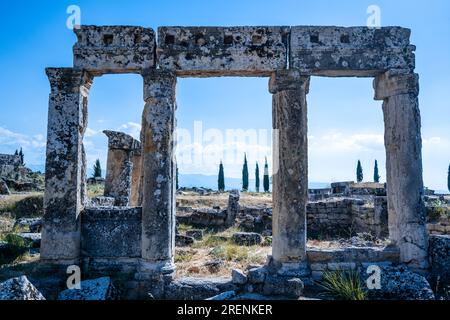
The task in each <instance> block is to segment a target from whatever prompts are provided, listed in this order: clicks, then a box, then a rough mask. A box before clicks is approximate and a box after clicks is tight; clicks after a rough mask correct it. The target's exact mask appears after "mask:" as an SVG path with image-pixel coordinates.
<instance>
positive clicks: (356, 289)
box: [320, 270, 367, 300]
mask: <svg viewBox="0 0 450 320" xmlns="http://www.w3.org/2000/svg"><path fill="white" fill-rule="evenodd" d="M322 277H323V280H322V282H321V283H320V286H321V287H322V288H323V289H324V290H325V291H326V293H328V294H330V295H331V296H333V297H334V298H336V299H338V300H366V299H367V292H366V291H365V289H364V288H363V284H362V283H361V279H360V276H359V273H358V272H357V271H342V270H337V271H325V272H324V273H323V276H322Z"/></svg>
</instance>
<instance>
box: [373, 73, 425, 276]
mask: <svg viewBox="0 0 450 320" xmlns="http://www.w3.org/2000/svg"><path fill="white" fill-rule="evenodd" d="M418 79H419V77H418V75H417V74H414V73H411V72H409V71H402V70H391V71H388V72H386V73H385V74H383V75H380V76H378V77H377V78H376V79H375V81H374V88H375V100H383V113H384V125H385V133H384V140H385V146H386V171H387V196H388V212H389V214H388V215H389V219H388V220H389V235H390V238H391V240H392V241H393V242H394V243H396V245H397V246H398V247H399V250H400V260H401V262H404V263H407V264H408V265H409V266H410V267H412V268H414V269H417V270H423V269H426V268H427V267H428V239H427V238H428V237H427V231H426V225H425V221H426V216H425V215H426V214H425V210H424V203H423V180H422V138H421V133H420V127H421V123H420V111H419V102H418V94H419V84H418Z"/></svg>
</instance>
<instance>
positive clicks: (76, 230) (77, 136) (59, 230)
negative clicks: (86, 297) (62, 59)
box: [41, 68, 92, 264]
mask: <svg viewBox="0 0 450 320" xmlns="http://www.w3.org/2000/svg"><path fill="white" fill-rule="evenodd" d="M46 71H47V76H48V78H49V80H50V85H51V93H50V98H49V107H48V128H47V159H46V167H45V196H44V208H45V213H44V220H43V230H42V241H41V260H43V261H47V262H55V263H63V264H65V263H67V264H73V263H78V262H79V257H80V212H81V210H82V209H83V199H82V194H83V192H82V190H81V189H82V185H83V182H82V181H83V180H84V179H85V177H83V176H82V175H83V172H85V171H84V170H85V169H84V168H83V166H84V160H83V158H84V156H83V147H82V141H83V135H84V132H85V129H86V126H87V99H88V94H89V89H90V86H91V83H92V79H91V78H90V77H89V75H88V74H87V73H85V72H83V71H80V70H74V69H71V68H61V69H59V68H58V69H53V68H49V69H47V70H46Z"/></svg>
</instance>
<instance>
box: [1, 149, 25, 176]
mask: <svg viewBox="0 0 450 320" xmlns="http://www.w3.org/2000/svg"><path fill="white" fill-rule="evenodd" d="M20 164H21V163H20V157H19V156H16V155H13V154H0V177H2V178H8V179H9V178H12V179H13V178H14V176H15V175H16V173H18V167H19V166H20Z"/></svg>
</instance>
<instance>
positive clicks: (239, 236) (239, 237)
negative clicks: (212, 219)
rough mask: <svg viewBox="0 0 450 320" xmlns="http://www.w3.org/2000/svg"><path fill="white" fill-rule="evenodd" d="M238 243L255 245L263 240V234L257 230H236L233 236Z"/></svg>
mask: <svg viewBox="0 0 450 320" xmlns="http://www.w3.org/2000/svg"><path fill="white" fill-rule="evenodd" d="M232 239H233V242H234V243H236V244H237V245H244V246H253V245H257V244H260V243H261V242H262V240H263V239H262V236H261V235H260V234H259V233H255V232H236V233H234V234H233V236H232Z"/></svg>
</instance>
